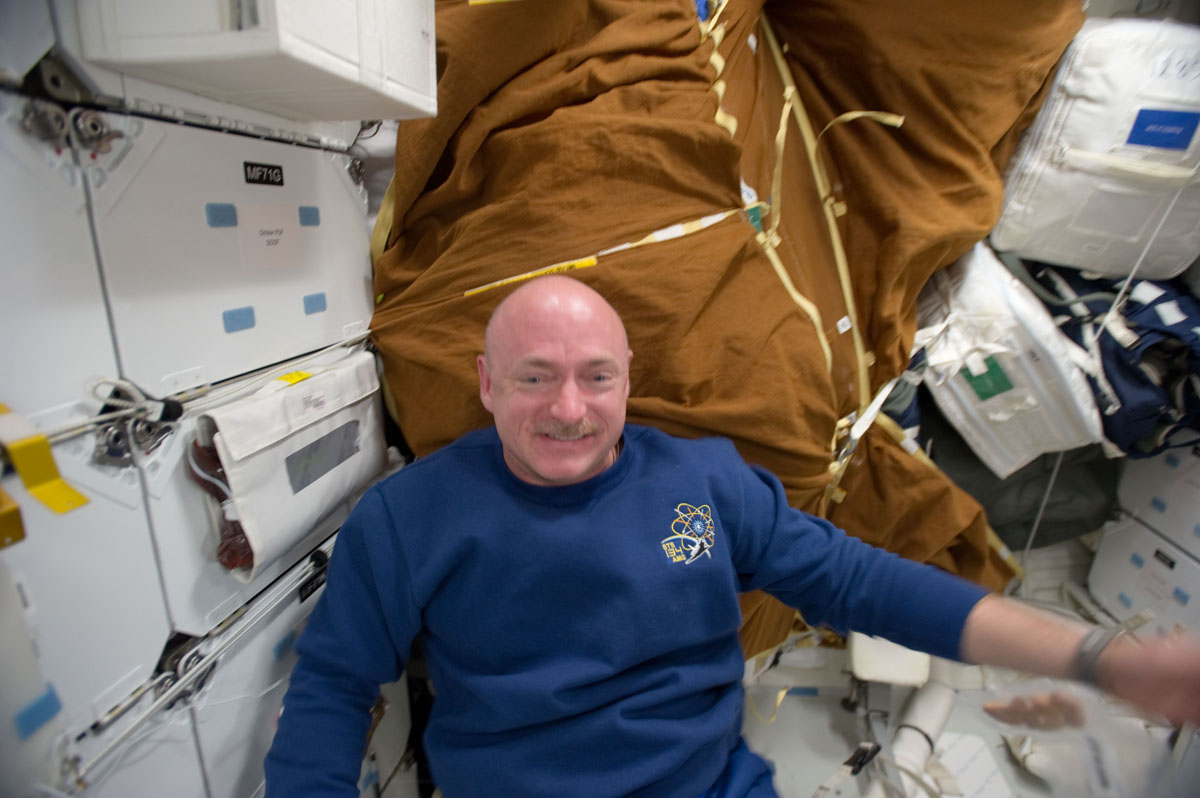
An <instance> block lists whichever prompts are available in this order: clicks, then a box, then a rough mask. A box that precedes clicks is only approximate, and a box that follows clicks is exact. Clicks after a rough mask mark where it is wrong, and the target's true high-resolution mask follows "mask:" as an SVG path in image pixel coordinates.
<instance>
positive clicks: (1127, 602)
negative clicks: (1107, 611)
mask: <svg viewBox="0 0 1200 798" xmlns="http://www.w3.org/2000/svg"><path fill="white" fill-rule="evenodd" d="M1117 601H1119V602H1121V604H1122V605H1124V607H1125V609H1130V608H1131V607H1133V599H1131V598H1129V596H1126V595H1125V594H1124V593H1118V594H1117Z"/></svg>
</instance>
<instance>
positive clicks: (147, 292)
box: [76, 113, 373, 395]
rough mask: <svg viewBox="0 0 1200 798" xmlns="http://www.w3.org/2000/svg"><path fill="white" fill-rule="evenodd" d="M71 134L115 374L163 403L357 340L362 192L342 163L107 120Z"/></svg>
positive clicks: (177, 128)
mask: <svg viewBox="0 0 1200 798" xmlns="http://www.w3.org/2000/svg"><path fill="white" fill-rule="evenodd" d="M93 121H94V122H95V123H96V125H97V127H98V128H99V129H101V130H107V131H108V132H107V133H103V134H101V135H103V136H110V138H108V139H107V151H104V149H101V150H99V151H97V150H96V149H95V148H94V146H92V145H89V144H88V143H86V142H83V141H81V140H79V137H76V142H77V143H76V146H77V148H78V150H79V153H80V158H81V160H82V162H83V163H85V164H88V166H87V168H86V176H87V180H88V187H89V191H90V198H91V203H92V206H93V211H94V215H95V226H96V236H97V239H98V244H99V252H100V259H101V264H102V268H103V273H104V278H105V284H106V286H107V291H108V297H109V301H110V307H111V310H112V317H113V327H114V330H115V334H116V341H117V350H118V353H119V357H120V362H121V366H122V374H123V375H124V376H125V377H126V378H127V379H130V380H132V381H133V382H134V383H136V384H137V385H138V386H140V387H141V388H142V389H143V390H145V391H147V392H149V393H151V394H155V395H163V394H171V393H175V392H178V391H181V390H183V389H185V388H190V387H193V386H196V385H201V384H204V383H210V382H219V381H222V380H226V379H229V378H232V377H235V376H238V375H241V374H245V373H247V372H250V371H253V370H255V369H258V368H261V367H264V366H267V365H270V364H273V363H277V362H279V361H282V360H286V359H288V358H291V357H294V356H296V355H298V354H302V353H304V352H309V351H314V350H317V349H320V348H322V347H325V346H328V345H329V344H332V343H335V342H337V341H340V340H342V339H343V338H344V337H346V336H348V335H354V334H357V333H361V332H364V331H365V330H366V329H367V326H368V324H369V323H370V318H371V312H372V308H373V303H372V301H371V296H372V295H371V270H370V256H369V254H368V246H369V241H368V237H367V234H366V231H365V222H364V219H365V214H366V193H365V191H364V190H363V189H362V188H361V187H360V186H358V185H357V184H355V183H354V181H353V180H352V179H351V176H350V175H349V174H348V172H347V167H348V165H349V163H350V158H349V157H348V156H344V155H336V154H332V153H329V152H325V151H322V150H318V149H310V148H307V147H299V146H295V145H289V144H282V143H277V142H269V141H262V140H258V139H254V138H249V137H246V136H237V135H228V134H225V133H220V132H215V131H210V130H203V129H198V128H193V127H188V126H183V125H175V124H169V123H165V122H157V121H151V120H147V119H141V118H138V117H132V116H122V115H118V114H107V113H106V114H96V115H95V117H93Z"/></svg>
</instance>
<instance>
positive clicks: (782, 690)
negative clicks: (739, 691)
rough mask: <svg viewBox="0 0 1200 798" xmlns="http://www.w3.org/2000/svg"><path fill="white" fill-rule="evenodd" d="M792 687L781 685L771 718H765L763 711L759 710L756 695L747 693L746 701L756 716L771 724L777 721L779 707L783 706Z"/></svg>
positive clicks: (766, 723)
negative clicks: (755, 699)
mask: <svg viewBox="0 0 1200 798" xmlns="http://www.w3.org/2000/svg"><path fill="white" fill-rule="evenodd" d="M791 689H792V688H790V687H781V688H779V691H778V692H777V693H775V708H774V709H773V710H771V717H769V718H764V717H763V716H762V713H761V712H759V711H758V705H757V704H756V703H755V701H754V697H753V696H751V695H749V693H747V695H746V703H747V704H749V705H750V711H751V712H753V713H754V717H756V718H758V719H759V720H760V721H762V722H763V724H765V725H768V726H769V725H771V724H772V723H774V722H775V717H776V716H777V715H778V714H779V708H780V707H781V706H783V699H785V698H787V694H788V691H789V690H791Z"/></svg>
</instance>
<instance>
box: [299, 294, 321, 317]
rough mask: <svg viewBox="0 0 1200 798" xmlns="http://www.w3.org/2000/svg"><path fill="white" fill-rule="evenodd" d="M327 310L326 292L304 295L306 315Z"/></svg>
mask: <svg viewBox="0 0 1200 798" xmlns="http://www.w3.org/2000/svg"><path fill="white" fill-rule="evenodd" d="M324 312H325V294H324V293H320V294H308V295H307V296H305V297H304V315H305V316H311V315H312V314H314V313H324Z"/></svg>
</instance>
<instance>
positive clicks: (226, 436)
mask: <svg viewBox="0 0 1200 798" xmlns="http://www.w3.org/2000/svg"><path fill="white" fill-rule="evenodd" d="M378 391H379V377H378V375H377V373H376V369H375V357H374V356H373V355H372V354H370V353H369V352H361V351H360V352H357V353H355V354H352V355H349V356H347V357H346V358H344V359H342V360H339V361H337V362H335V363H333V364H332V365H329V366H325V367H322V368H320V369H311V370H307V371H298V372H293V373H291V374H288V375H286V376H285V377H283V378H280V379H276V380H273V381H271V382H270V383H268V384H267V385H266V386H265V387H263V388H261V389H259V390H258V391H257V392H256V393H254V394H252V395H251V396H248V397H246V398H244V399H239V400H237V401H234V402H231V403H229V404H227V405H224V406H221V407H218V408H214V409H211V410H209V411H207V412H206V413H205V414H204V415H203V416H202V417H201V419H200V427H201V430H202V437H209V438H211V441H212V444H213V445H214V446H215V448H216V451H217V454H218V455H219V457H220V461H221V465H222V466H223V468H224V470H225V477H226V480H227V481H228V487H229V492H230V493H231V495H232V499H231V503H232V505H233V506H232V508H229V507H224V508H223V514H224V517H225V519H227V520H229V519H234V520H236V521H237V522H239V523H240V524H241V527H242V531H243V533H244V534H245V537H246V540H247V541H248V542H249V545H250V549H251V550H252V551H253V566H252V567H250V568H241V567H239V568H235V569H233V570H232V573H233V574H234V576H236V577H237V578H238V579H241V580H243V581H247V582H248V581H250V580H252V579H253V578H254V577H255V576H256V575H257V574H258V573H259V572H260V571H261V570H262V569H263V568H264V567H265V566H266V565H268V564H270V563H272V562H274V561H275V560H277V559H278V558H279V557H281V556H282V555H284V554H285V553H286V552H287V551H288V550H289V549H290V548H291V547H292V546H293V545H295V544H296V543H298V542H299V541H300V540H301V539H302V538H303V537H304V536H305V535H306V534H308V533H309V532H310V531H311V530H312V528H313V527H314V526H315V525H316V524H317V522H318V521H320V520H321V518H323V517H324V516H326V515H328V514H329V513H330V512H331V511H333V510H334V509H335V508H336V507H337V506H338V505H339V503H341V502H343V501H345V500H346V499H347V498H348V497H350V496H351V495H353V494H354V493H355V491H357V490H359V489H360V488H361V487H363V486H364V485H365V484H366V483H367V482H368V481H369V480H371V479H372V478H373V477H375V476H376V475H378V474H379V473H380V471H381V470H382V469H383V467H384V464H385V460H386V457H385V446H384V440H383V427H382V421H381V419H380V409H379V402H378V401H377V397H376V393H377V392H378ZM225 504H229V502H226V503H225Z"/></svg>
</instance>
